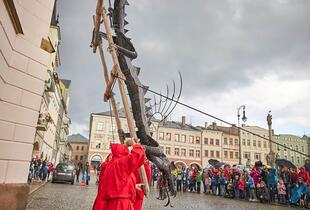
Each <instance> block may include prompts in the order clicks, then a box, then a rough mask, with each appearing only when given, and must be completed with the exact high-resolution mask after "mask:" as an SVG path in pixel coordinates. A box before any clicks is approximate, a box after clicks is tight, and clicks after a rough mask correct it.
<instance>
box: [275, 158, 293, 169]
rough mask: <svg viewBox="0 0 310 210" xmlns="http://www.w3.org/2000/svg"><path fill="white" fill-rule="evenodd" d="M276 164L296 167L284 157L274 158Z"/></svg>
mask: <svg viewBox="0 0 310 210" xmlns="http://www.w3.org/2000/svg"><path fill="white" fill-rule="evenodd" d="M276 164H277V165H278V166H286V167H288V168H296V166H295V165H294V164H293V163H292V162H291V161H289V160H286V159H276Z"/></svg>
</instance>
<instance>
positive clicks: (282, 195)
mask: <svg viewBox="0 0 310 210" xmlns="http://www.w3.org/2000/svg"><path fill="white" fill-rule="evenodd" d="M278 200H279V203H280V204H286V187H285V184H284V182H283V179H281V178H280V179H279V182H278Z"/></svg>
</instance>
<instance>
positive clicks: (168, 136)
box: [166, 133, 171, 141]
mask: <svg viewBox="0 0 310 210" xmlns="http://www.w3.org/2000/svg"><path fill="white" fill-rule="evenodd" d="M166 140H167V141H171V133H166Z"/></svg>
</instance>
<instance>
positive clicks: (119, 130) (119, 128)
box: [93, 13, 125, 144]
mask: <svg viewBox="0 0 310 210" xmlns="http://www.w3.org/2000/svg"><path fill="white" fill-rule="evenodd" d="M99 14H100V13H99ZM93 21H94V26H95V27H96V21H97V20H96V18H95V16H93ZM99 22H100V18H99ZM98 32H99V28H98ZM96 44H97V47H99V55H100V60H101V63H102V66H103V74H104V79H105V82H106V84H107V83H108V81H109V73H108V66H107V63H106V61H105V58H104V52H103V47H102V42H101V41H100V42H99V43H96ZM110 100H111V104H112V110H113V114H114V117H115V122H116V127H117V133H118V138H119V141H120V142H121V144H124V142H125V133H124V130H123V129H122V124H121V120H120V118H119V114H118V109H117V105H116V101H115V98H114V94H113V93H112V94H111V96H110ZM111 114H112V113H111Z"/></svg>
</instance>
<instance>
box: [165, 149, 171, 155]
mask: <svg viewBox="0 0 310 210" xmlns="http://www.w3.org/2000/svg"><path fill="white" fill-rule="evenodd" d="M170 154H171V148H170V147H166V155H170Z"/></svg>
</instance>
